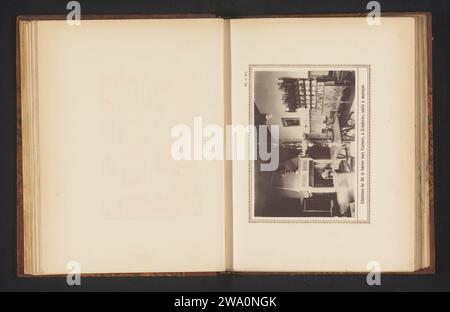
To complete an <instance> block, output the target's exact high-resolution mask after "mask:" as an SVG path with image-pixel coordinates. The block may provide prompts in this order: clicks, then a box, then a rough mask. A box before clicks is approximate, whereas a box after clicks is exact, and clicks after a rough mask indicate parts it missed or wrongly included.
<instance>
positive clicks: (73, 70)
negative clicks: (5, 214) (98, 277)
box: [17, 14, 434, 276]
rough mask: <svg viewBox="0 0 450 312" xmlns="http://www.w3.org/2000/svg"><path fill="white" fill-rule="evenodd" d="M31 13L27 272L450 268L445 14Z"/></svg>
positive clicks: (22, 136)
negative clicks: (443, 171)
mask: <svg viewBox="0 0 450 312" xmlns="http://www.w3.org/2000/svg"><path fill="white" fill-rule="evenodd" d="M372 24H373V23H368V20H367V19H366V17H350V16H347V17H330V16H326V17H319V16H318V17H295V18H294V17H290V18H252V19H245V18H244V19H231V20H230V19H228V20H227V19H220V18H169V17H166V18H145V17H141V18H136V17H133V18H130V19H128V18H126V17H125V16H124V17H121V18H117V17H114V18H112V17H111V18H108V17H103V18H99V17H96V18H88V19H87V20H83V21H82V22H81V25H80V26H71V25H69V24H68V23H67V22H66V21H65V20H61V19H58V18H56V17H41V18H39V17H19V18H18V23H17V25H18V42H17V48H18V54H17V60H18V194H19V196H18V274H19V275H21V276H23V275H25V276H29V275H59V274H66V273H67V272H68V271H69V270H70V269H71V268H73V265H74V263H75V264H78V266H79V268H80V270H81V272H82V273H83V274H137V273H142V274H160V273H194V274H197V273H208V272H210V273H215V272H365V271H367V270H372V269H376V268H378V269H380V270H381V271H383V272H418V271H420V272H433V270H434V234H433V233H434V231H433V227H434V225H433V212H432V208H433V205H432V183H431V181H432V171H431V168H432V166H431V159H432V153H431V151H432V149H431V146H432V144H431V142H432V140H431V126H432V123H431V117H430V116H431V100H430V99H431V97H430V94H431V92H430V90H431V79H430V78H431V75H430V73H431V70H430V66H431V64H430V60H429V57H430V55H431V54H430V44H429V42H430V38H431V31H430V26H429V25H430V17H429V16H428V15H426V14H410V15H402V16H385V17H382V18H381V24H380V25H372Z"/></svg>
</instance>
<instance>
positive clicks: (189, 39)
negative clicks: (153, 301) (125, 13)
mask: <svg viewBox="0 0 450 312" xmlns="http://www.w3.org/2000/svg"><path fill="white" fill-rule="evenodd" d="M36 33H37V37H36V40H37V46H38V49H37V55H38V73H37V79H38V84H39V88H38V92H39V103H38V106H39V148H40V172H41V176H40V188H41V203H40V204H41V207H40V222H39V230H40V235H39V236H40V246H39V249H40V259H39V267H40V269H39V270H40V272H39V273H40V274H65V273H67V264H68V263H69V262H71V261H76V262H78V263H79V264H80V266H81V271H82V273H135V272H204V271H222V270H224V269H225V263H224V259H225V242H224V241H225V238H224V236H225V229H224V181H223V177H224V173H223V170H224V166H223V162H219V161H216V162H213V161H211V162H201V161H194V160H192V161H178V160H176V159H175V158H174V157H173V153H172V150H173V144H174V142H176V140H177V139H179V138H180V135H181V132H176V131H175V132H173V129H174V127H175V126H180V127H181V129H193V123H194V118H195V117H196V116H200V115H201V116H202V118H203V122H204V123H210V124H219V125H222V124H223V118H224V116H223V99H224V90H223V85H224V83H223V69H224V63H223V60H224V56H223V53H224V47H223V45H224V38H223V21H222V20H218V19H217V20H216V19H195V20H194V19H172V20H101V21H100V20H92V21H82V24H81V26H69V25H68V24H67V23H66V22H65V21H40V22H38V23H37V31H36ZM190 135H192V136H191V137H190V138H191V139H192V140H193V139H194V133H190ZM190 141H191V140H189V139H188V143H190ZM186 148H187V147H186ZM192 151H193V149H192Z"/></svg>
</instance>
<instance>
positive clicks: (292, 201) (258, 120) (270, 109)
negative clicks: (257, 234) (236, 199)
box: [251, 67, 361, 220]
mask: <svg viewBox="0 0 450 312" xmlns="http://www.w3.org/2000/svg"><path fill="white" fill-rule="evenodd" d="M252 74H253V75H252V78H253V96H252V99H251V100H252V102H253V118H252V121H253V124H254V125H255V126H256V129H260V127H259V126H261V125H267V126H268V127H267V128H268V129H269V131H270V129H271V128H273V126H278V128H279V137H278V138H276V140H274V138H273V135H268V140H269V142H268V143H267V144H268V145H270V146H271V148H272V149H273V148H278V149H279V155H280V163H279V166H278V169H277V170H275V171H272V172H268V171H262V170H260V169H259V168H260V164H261V163H262V162H263V160H262V159H260V158H259V159H257V160H256V161H255V162H254V163H253V166H251V167H252V169H253V173H254V174H253V178H254V181H253V182H254V183H253V185H254V189H253V190H252V191H253V201H254V207H253V213H252V217H254V218H297V219H298V218H300V219H303V218H305V219H309V220H314V219H317V220H322V219H329V218H343V219H351V220H356V219H357V215H358V212H357V206H358V205H357V197H358V195H357V194H358V190H357V188H358V186H357V181H358V173H357V171H358V150H359V147H358V142H359V141H360V140H358V138H357V131H358V130H357V121H358V120H361V118H358V111H359V110H358V105H359V104H358V103H359V100H358V97H357V88H356V83H357V82H356V81H357V74H358V69H357V68H349V69H346V68H343V69H341V70H337V69H334V68H333V69H328V68H308V67H303V68H302V67H287V68H286V67H284V68H282V67H280V68H273V69H271V68H259V67H255V68H253V71H252ZM270 139H272V141H270Z"/></svg>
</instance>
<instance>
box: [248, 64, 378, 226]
mask: <svg viewBox="0 0 450 312" xmlns="http://www.w3.org/2000/svg"><path fill="white" fill-rule="evenodd" d="M271 67H272V68H273V69H286V68H293V69H300V68H301V69H305V68H308V67H311V68H324V69H325V68H342V69H346V68H351V69H357V70H356V73H355V74H356V80H355V84H356V85H355V90H356V92H357V94H358V85H357V83H358V81H359V77H358V74H359V73H358V69H360V68H364V69H367V90H366V92H367V97H366V98H367V105H366V107H367V113H366V115H367V118H366V123H367V124H366V129H367V130H366V131H367V142H366V146H367V148H366V168H367V169H366V181H367V182H366V184H367V187H366V192H367V220H351V219H346V218H343V219H342V220H338V219H335V218H329V219H330V220H326V218H320V219H314V218H298V217H255V216H254V198H253V197H254V196H253V195H254V183H253V181H254V161H253V160H251V158H250V157H249V158H248V159H249V166H248V170H249V172H248V174H249V179H248V217H249V218H248V222H249V223H269V224H270V223H271V224H282V223H291V224H370V223H371V221H372V215H371V205H370V203H371V192H370V190H371V178H372V172H371V168H372V167H371V141H372V139H371V138H372V136H371V134H372V131H371V130H372V129H371V115H372V110H371V106H372V98H371V96H372V92H371V91H372V84H371V66H370V65H362V64H355V65H353V64H346V65H343V64H250V65H249V70H248V75H249V83H248V92H249V101H248V103H249V107H248V108H249V110H248V124H249V125H253V124H254V119H253V117H254V103H253V101H252V100H253V91H254V90H253V84H254V81H253V72H254V69H255V68H271ZM358 117H359V116H358ZM248 142H249V153H250V151H251V144H252V141H251V138H250V135H249V138H248ZM357 162H358V160H357ZM357 166H358V165H357ZM358 189H359V188H358ZM357 197H358V196H357Z"/></svg>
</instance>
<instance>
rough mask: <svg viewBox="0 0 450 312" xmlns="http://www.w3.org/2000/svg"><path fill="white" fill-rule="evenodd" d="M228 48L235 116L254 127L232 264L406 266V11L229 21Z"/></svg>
mask: <svg viewBox="0 0 450 312" xmlns="http://www.w3.org/2000/svg"><path fill="white" fill-rule="evenodd" d="M262 29H264V31H261V30H262ZM231 48H232V53H231V59H232V103H233V107H232V112H233V124H235V125H237V124H241V125H251V126H252V129H254V131H255V132H256V135H255V136H254V138H252V137H251V136H250V140H249V142H248V146H247V148H248V155H249V157H248V158H249V159H248V160H245V161H244V160H242V161H234V163H233V216H234V223H233V227H234V235H233V237H234V259H233V261H234V269H235V270H236V271H280V272H283V271H299V272H305V271H308V272H322V271H325V272H363V271H367V270H370V269H374V268H378V269H380V270H382V271H413V270H415V269H416V264H415V248H416V247H415V238H416V237H415V218H416V216H415V211H416V206H415V199H416V193H415V190H416V185H415V174H416V161H415V91H414V90H415V89H414V88H415V21H414V19H413V18H408V17H402V18H382V20H381V25H373V26H372V25H369V24H368V23H367V21H366V19H365V18H286V19H242V20H233V21H232V22H231ZM252 139H255V140H256V141H254V142H252ZM252 144H255V146H256V147H257V148H256V149H253V147H252ZM268 147H269V148H268ZM253 151H255V152H256V153H253ZM268 151H269V152H271V153H269V154H268V153H267V152H268ZM268 156H269V157H268ZM374 265H375V267H374Z"/></svg>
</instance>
